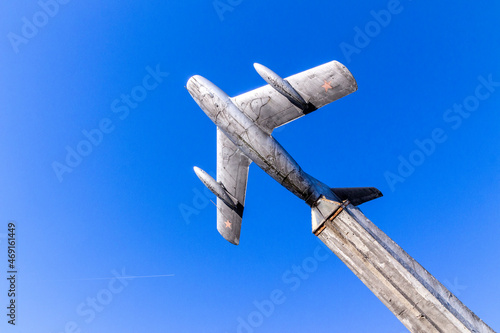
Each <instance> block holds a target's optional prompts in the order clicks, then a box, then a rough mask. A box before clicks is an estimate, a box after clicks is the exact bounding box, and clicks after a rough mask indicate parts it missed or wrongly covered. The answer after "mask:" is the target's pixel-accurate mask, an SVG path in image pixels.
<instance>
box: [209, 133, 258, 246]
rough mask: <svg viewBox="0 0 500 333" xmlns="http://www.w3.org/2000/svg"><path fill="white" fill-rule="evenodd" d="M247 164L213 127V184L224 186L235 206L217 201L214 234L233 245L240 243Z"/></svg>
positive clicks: (231, 144)
mask: <svg viewBox="0 0 500 333" xmlns="http://www.w3.org/2000/svg"><path fill="white" fill-rule="evenodd" d="M251 162H252V161H251V160H250V159H249V158H248V157H246V155H245V154H243V153H242V152H241V151H240V150H239V149H238V147H236V146H235V145H234V143H232V142H231V141H230V140H229V139H228V138H227V136H226V135H225V134H224V133H223V132H222V131H221V130H220V129H219V128H218V127H217V181H218V182H220V183H222V184H224V187H225V189H226V191H227V192H228V194H229V195H230V196H231V199H233V201H234V202H236V204H235V205H234V206H233V207H230V206H228V205H227V204H226V203H225V202H224V201H223V200H221V199H219V198H217V230H218V231H219V233H220V234H221V235H222V237H224V238H225V239H226V240H228V241H229V242H231V243H233V244H235V245H238V243H239V242H240V230H241V219H242V216H243V208H244V206H245V194H246V190H247V178H248V167H249V166H250V163H251Z"/></svg>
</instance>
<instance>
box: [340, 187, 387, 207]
mask: <svg viewBox="0 0 500 333" xmlns="http://www.w3.org/2000/svg"><path fill="white" fill-rule="evenodd" d="M331 190H332V191H333V193H335V195H336V196H337V197H338V198H339V199H340V200H342V201H344V200H349V202H350V203H351V204H353V205H354V206H358V205H361V204H362V203H365V202H367V201H370V200H373V199H377V198H380V197H381V196H382V195H383V194H382V192H380V191H379V190H378V189H376V188H375V187H339V188H332V189H331Z"/></svg>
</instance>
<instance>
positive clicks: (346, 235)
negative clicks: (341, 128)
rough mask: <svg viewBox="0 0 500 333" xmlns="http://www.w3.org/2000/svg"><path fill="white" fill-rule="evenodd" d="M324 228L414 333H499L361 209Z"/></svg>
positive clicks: (324, 235) (336, 215)
mask: <svg viewBox="0 0 500 333" xmlns="http://www.w3.org/2000/svg"><path fill="white" fill-rule="evenodd" d="M323 223H324V224H323V225H321V226H320V228H317V231H316V233H315V234H316V236H318V237H319V238H320V239H321V241H322V242H323V243H325V244H326V245H327V246H328V247H329V248H330V249H331V250H332V251H333V252H334V253H335V254H336V255H337V256H338V257H339V258H340V259H341V260H342V261H343V262H344V263H345V264H346V265H347V266H348V267H349V268H350V269H351V270H352V271H353V272H354V274H356V275H357V276H358V278H360V279H361V281H363V283H364V284H365V285H366V286H367V287H368V288H369V289H370V290H371V291H372V292H373V293H374V294H375V295H376V296H377V297H378V298H379V299H380V300H381V301H382V302H383V303H384V304H385V305H386V306H387V307H388V308H389V310H391V311H392V313H394V315H395V316H396V317H397V318H398V319H399V320H400V321H401V322H402V323H403V325H405V326H406V327H407V328H408V329H409V330H410V331H411V332H425V333H429V332H444V333H453V332H477V333H483V332H484V333H491V332H494V331H493V330H492V329H491V328H490V327H489V326H488V325H486V324H485V323H484V322H483V321H482V320H481V319H480V318H479V317H477V316H476V315H475V314H474V313H473V312H472V311H471V310H469V309H468V308H467V307H466V306H465V305H464V304H463V303H462V302H460V300H458V298H456V297H455V295H453V294H452V293H451V292H450V291H449V290H448V289H446V288H445V287H444V286H443V285H442V284H441V283H440V282H439V281H438V280H437V279H436V278H434V276H432V275H431V274H430V273H429V272H428V271H426V270H425V269H424V268H423V267H422V266H421V265H420V264H419V263H418V262H417V261H415V259H413V258H412V257H410V256H409V255H408V254H407V253H406V252H405V251H404V250H403V249H402V248H401V247H399V246H398V245H397V244H396V243H395V242H394V241H393V240H392V239H390V238H389V237H388V236H387V235H386V234H385V233H383V232H382V231H381V230H380V229H379V228H377V227H376V226H375V225H374V224H373V223H372V222H371V221H370V220H368V219H367V218H366V216H365V215H364V214H363V213H362V212H361V211H360V210H359V209H358V208H356V207H355V206H353V205H351V204H347V205H345V204H344V205H342V206H341V207H340V208H339V209H338V210H337V211H335V212H332V214H331V215H330V218H327V219H326V220H325V221H324V222H323Z"/></svg>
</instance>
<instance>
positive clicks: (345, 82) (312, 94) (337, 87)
mask: <svg viewBox="0 0 500 333" xmlns="http://www.w3.org/2000/svg"><path fill="white" fill-rule="evenodd" d="M285 80H286V81H288V82H289V83H290V85H291V86H292V87H293V88H294V89H295V90H296V91H297V92H298V93H299V95H300V96H301V97H302V98H303V99H304V100H305V102H307V103H308V104H310V105H312V107H311V108H309V109H308V110H307V111H305V112H304V111H303V110H301V109H300V108H298V107H296V106H295V105H293V104H292V103H291V102H290V101H289V100H288V99H287V98H286V97H285V96H283V95H282V94H281V93H279V92H278V91H277V90H275V89H274V88H273V87H271V86H270V85H266V86H263V87H260V88H257V89H254V90H252V91H249V92H247V93H244V94H241V95H238V96H236V97H233V98H232V99H231V100H232V101H233V103H234V104H235V105H236V106H237V107H238V108H239V109H240V110H241V111H243V112H244V113H245V114H246V115H247V116H248V117H249V118H250V119H252V120H253V121H255V123H257V125H258V126H259V127H261V128H262V130H264V131H265V132H266V133H267V134H269V135H270V134H271V133H272V131H273V129H275V128H276V127H279V126H281V125H284V124H286V123H288V122H290V121H292V120H295V119H297V118H299V117H302V116H303V115H305V114H307V113H310V112H312V111H314V110H316V109H319V108H320V107H322V106H324V105H326V104H328V103H331V102H333V101H335V100H337V99H339V98H341V97H344V96H346V95H349V94H350V93H352V92H354V91H356V90H357V89H358V85H357V84H356V80H355V79H354V77H353V76H352V74H351V72H349V70H348V69H347V68H346V67H345V66H344V65H342V64H341V63H339V62H338V61H331V62H328V63H326V64H323V65H320V66H317V67H314V68H311V69H308V70H306V71H304V72H301V73H298V74H295V75H292V76H290V77H287V78H286V79H285Z"/></svg>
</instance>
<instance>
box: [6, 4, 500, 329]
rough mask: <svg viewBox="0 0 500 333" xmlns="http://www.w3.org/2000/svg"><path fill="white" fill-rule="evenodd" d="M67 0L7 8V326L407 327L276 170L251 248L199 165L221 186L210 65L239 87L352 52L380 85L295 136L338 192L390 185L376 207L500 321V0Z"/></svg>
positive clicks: (225, 82) (487, 316) (260, 189)
mask: <svg viewBox="0 0 500 333" xmlns="http://www.w3.org/2000/svg"><path fill="white" fill-rule="evenodd" d="M59 1H60V2H57V3H56V4H58V5H54V3H55V2H54V1H51V0H42V1H41V3H42V5H41V4H40V3H37V2H36V1H4V2H2V3H1V4H0V13H2V18H1V20H0V36H2V37H1V43H0V54H1V60H0V71H1V73H2V75H1V76H0V103H1V104H0V105H1V110H2V112H0V142H1V148H0V159H1V161H2V163H0V170H1V171H0V202H1V204H0V236H2V237H3V238H1V239H0V262H2V263H3V264H1V265H0V272H3V273H2V274H1V275H2V276H4V275H6V270H7V254H6V239H5V233H6V232H7V223H8V221H16V223H17V241H18V242H17V249H18V253H17V254H18V259H17V260H18V270H19V273H18V280H17V288H18V293H19V294H18V295H19V296H18V297H17V299H16V302H17V303H16V304H17V318H16V323H17V325H16V327H15V328H13V327H11V325H8V324H7V317H6V316H5V313H6V309H5V306H7V304H8V303H7V302H8V298H7V296H6V293H7V289H8V286H7V282H6V280H5V279H2V281H3V282H2V283H0V295H1V296H0V305H1V308H2V309H4V310H1V311H0V314H1V317H0V318H3V319H2V320H1V321H0V330H2V331H8V332H52V333H61V332H110V331H113V332H206V333H213V332H237V331H238V326H239V325H240V326H242V324H241V322H242V321H245V323H246V324H248V323H249V322H250V323H253V324H254V326H258V327H255V328H253V327H250V329H248V328H246V329H244V328H240V330H239V331H240V332H246V331H248V332H250V331H253V332H313V331H314V332H367V331H370V332H384V333H387V332H394V333H400V332H405V331H406V329H405V328H404V326H403V325H402V324H400V323H399V321H398V320H397V319H396V318H395V317H394V316H393V315H392V313H391V312H390V311H389V310H387V309H386V308H385V306H384V305H383V304H382V303H381V302H380V301H379V300H378V299H377V298H376V297H375V296H374V295H373V294H372V293H371V292H370V291H369V290H368V289H367V288H366V287H365V286H364V285H363V284H362V283H361V282H360V281H359V280H358V278H357V277H356V276H355V275H354V274H353V273H352V272H351V271H350V270H349V269H348V268H347V267H346V266H345V265H344V264H343V263H342V262H341V261H340V260H339V259H338V258H337V257H335V256H334V255H333V254H331V255H330V256H328V257H327V258H325V257H324V256H325V255H326V253H328V252H326V251H325V250H324V249H323V248H322V245H321V243H320V242H319V240H317V239H316V237H315V236H314V235H312V234H311V221H310V210H309V208H308V207H307V206H306V205H305V204H304V203H303V202H301V201H300V200H299V199H297V198H296V197H295V196H293V195H292V194H291V193H289V192H287V191H286V190H285V189H284V188H282V187H280V185H279V184H277V183H276V182H275V181H274V180H272V179H271V178H270V177H269V176H268V175H267V174H265V173H264V172H263V171H261V170H260V169H259V168H258V167H257V166H255V165H252V166H251V167H250V172H249V182H248V190H247V201H246V211H245V216H244V220H243V227H242V235H241V243H240V245H239V246H237V247H236V246H233V245H231V244H229V243H228V242H226V241H225V240H224V239H223V238H222V237H220V235H219V234H218V233H217V231H216V210H215V207H214V206H213V205H212V204H211V203H210V202H209V201H208V200H213V199H214V196H212V195H209V196H205V195H203V194H201V195H200V194H199V193H204V189H203V188H204V187H203V185H202V184H201V182H200V181H199V180H198V179H197V177H196V175H195V174H194V172H193V170H192V167H193V166H194V165H197V166H199V167H201V168H203V169H205V170H207V171H208V172H210V173H212V174H214V172H215V167H216V130H215V126H214V125H213V124H212V123H211V121H210V120H209V119H208V118H207V117H206V116H205V115H204V113H203V112H202V111H201V110H200V109H199V108H198V106H197V105H196V103H195V102H194V101H193V100H192V99H191V97H190V96H189V94H188V92H187V91H186V90H185V88H184V85H185V84H186V81H187V80H188V78H189V77H190V76H191V75H194V74H200V75H203V76H205V77H207V78H208V79H209V80H211V81H212V82H214V83H215V84H217V85H218V86H220V87H221V89H223V90H225V91H226V92H227V93H228V94H229V95H231V96H234V95H237V94H240V93H243V92H245V91H248V90H250V89H254V88H256V87H259V86H261V85H263V84H264V81H262V79H261V78H260V77H259V76H258V75H257V73H256V72H255V71H254V69H253V66H252V64H253V63H254V62H259V63H262V64H264V65H266V66H268V67H270V68H271V69H273V70H274V71H276V72H277V73H279V74H281V75H282V76H284V77H286V76H288V75H292V74H295V73H297V72H300V71H303V70H306V69H308V68H311V67H313V66H317V65H320V64H322V63H325V62H328V61H331V60H338V61H340V62H342V63H343V64H345V65H346V66H347V67H348V68H349V69H350V70H351V72H352V73H353V75H354V77H355V78H356V80H357V82H358V86H359V90H358V91H357V92H355V93H354V94H352V95H350V96H348V97H346V98H344V99H342V100H339V101H337V102H335V103H332V104H331V105H328V106H327V107H325V108H323V109H320V110H318V111H316V112H314V113H313V114H311V115H308V116H307V117H303V118H301V119H299V120H297V121H295V122H293V123H290V124H288V125H286V126H284V127H283V128H280V129H279V130H277V131H276V132H275V137H276V138H277V139H278V140H279V141H280V143H281V144H282V145H283V146H284V147H285V148H286V149H287V150H288V151H289V152H290V154H291V155H292V156H293V157H294V158H295V159H296V161H297V162H298V163H299V164H300V165H301V166H302V167H303V169H304V170H306V171H307V172H308V173H310V174H311V175H313V176H314V177H316V178H318V179H320V180H321V181H323V182H325V183H327V184H329V185H331V186H332V187H347V186H376V187H378V188H379V189H380V190H381V191H382V192H383V193H384V197H383V198H381V199H377V200H375V201H373V202H369V203H367V204H364V205H363V206H361V209H362V210H363V212H364V213H365V215H367V217H368V218H370V219H371V220H372V221H373V222H374V223H375V224H376V225H378V226H379V227H380V228H381V229H382V230H383V231H384V232H386V233H387V234H388V235H389V236H390V237H392V238H393V239H394V240H395V241H396V242H398V243H399V244H400V245H401V246H402V247H403V248H404V249H405V250H406V251H407V252H408V253H409V254H410V255H412V256H413V257H414V258H415V259H417V260H418V261H419V262H420V263H421V264H422V265H423V266H424V267H425V268H426V269H428V270H429V271H430V272H431V273H432V274H434V275H435V276H436V277H437V278H438V279H439V280H440V281H441V282H443V283H445V284H446V285H447V286H448V287H449V289H450V290H452V291H453V292H455V293H456V294H457V295H458V297H459V298H460V299H461V300H462V301H463V302H464V303H465V304H466V305H467V306H468V307H469V308H470V309H471V310H472V311H474V312H475V313H476V314H477V315H478V316H479V317H481V318H482V319H483V320H484V321H485V322H486V323H487V324H489V325H490V326H491V327H492V328H493V329H496V330H499V329H500V317H499V313H500V288H499V282H498V280H499V279H498V277H499V274H500V258H499V254H500V242H499V241H498V237H499V233H500V223H499V220H500V210H499V208H498V207H499V206H498V202H499V201H500V194H499V193H500V191H499V190H500V112H499V106H500V84H499V83H498V82H500V65H499V59H500V45H499V43H500V35H499V29H500V28H499V25H498V13H499V10H500V5H499V4H498V3H497V2H496V1H483V2H481V3H474V2H470V1H469V2H460V1H459V2H457V1H444V2H435V1H416V0H414V1H410V0H401V2H399V4H398V3H395V2H394V1H386V0H383V1H361V2H351V1H342V2H338V1H336V2H333V1H318V0H313V1H307V2H299V1H296V2H293V1H292V2H290V1H281V0H280V1H272V2H270V1H260V0H254V1H249V0H243V1H239V0H232V1H229V0H221V1H219V2H218V6H219V7H218V10H219V12H218V11H217V9H216V8H215V7H214V2H213V1H212V0H206V1H194V0H186V1H182V2H181V1H176V2H174V1H142V2H137V1H114V0H112V1H105V2H102V1H85V2H81V1H67V0H65V1H66V2H67V3H64V4H63V2H65V1H63V0H59ZM43 4H45V5H43ZM42 7H43V8H44V9H43V8H42ZM381 11H382V12H381ZM381 13H386V14H387V13H390V16H388V15H385V16H384V15H383V14H381ZM376 17H378V21H377V19H376ZM359 31H361V33H360V32H359ZM361 34H363V35H364V36H362V35H361ZM150 72H153V73H155V74H154V75H151V74H150ZM166 73H168V75H167V74H166ZM148 75H149V76H148ZM488 81H490V82H489V83H488ZM485 82H486V83H485ZM146 88H147V89H146ZM127 95H129V96H131V95H132V96H134V97H129V98H128V100H127ZM464 103H465V106H463V107H462V110H461V111H460V110H459V107H460V105H463V104H464ZM455 104H456V106H455V107H454V105H455ZM454 108H455V110H454ZM468 110H470V111H468ZM460 112H461V113H460ZM95 129H99V133H100V134H99V133H98V132H97V131H94V130H95ZM435 131H437V135H434V136H435V138H433V134H432V133H433V132H435ZM87 136H90V137H91V139H88V138H87ZM436 139H437V140H436ZM415 140H418V142H425V143H427V146H425V147H427V148H425V149H427V154H426V153H425V152H423V150H422V148H419V145H418V144H417V143H416V141H415ZM429 140H434V144H433V145H434V146H435V147H434V148H432V147H431V146H432V145H431V144H429ZM91 141H93V143H92V142H91ZM89 142H90V143H89ZM431 148H432V149H431ZM425 149H424V150H425ZM77 150H79V151H80V152H82V153H83V154H84V155H86V156H83V157H81V156H80V158H78V157H76V156H74V154H75V153H72V152H73V151H77ZM68 155H69V156H68ZM66 159H68V161H66ZM410 160H411V161H413V162H402V161H410ZM406 163H414V164H416V166H412V167H411V168H408V165H406V169H404V167H403V166H402V165H404V164H406ZM398 168H399V169H400V170H399V171H398ZM186 207H187V208H188V211H189V212H190V213H191V214H190V215H189V214H188V215H189V216H187V217H186V214H184V216H183V214H182V211H183V210H184V211H185V210H186V209H187V208H186ZM315 251H316V257H315V256H314V254H315ZM317 251H320V252H317ZM318 258H319V259H321V260H319V259H318ZM304 263H305V264H306V265H309V266H307V267H308V269H309V273H308V274H307V275H305V274H302V275H300V274H297V273H294V266H302V265H303V264H304ZM123 272H124V273H125V274H126V275H130V276H152V275H169V274H174V275H173V276H165V277H150V278H147V277H145V278H135V279H128V280H123V279H122V280H117V279H112V278H113V276H114V274H115V273H116V274H123ZM98 278H108V279H98ZM276 295H279V297H276ZM273 297H274V298H273ZM276 298H277V299H278V300H279V302H278V303H279V304H275V305H274V309H271V308H270V307H269V306H268V307H267V308H266V304H267V305H269V303H268V302H269V300H270V299H276ZM92 302H94V303H93V304H92ZM266 302H267V303H266ZM256 304H257V305H256ZM263 304H264V305H263ZM259 307H261V308H262V307H264V310H260V315H259V313H258V311H259V310H258V308H259ZM271 310H272V311H271ZM257 324H258V325H257Z"/></svg>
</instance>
